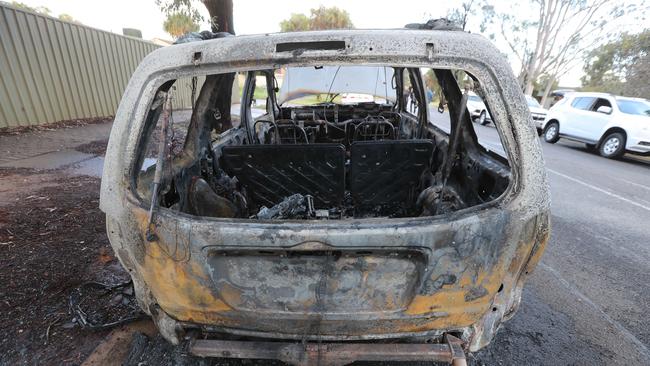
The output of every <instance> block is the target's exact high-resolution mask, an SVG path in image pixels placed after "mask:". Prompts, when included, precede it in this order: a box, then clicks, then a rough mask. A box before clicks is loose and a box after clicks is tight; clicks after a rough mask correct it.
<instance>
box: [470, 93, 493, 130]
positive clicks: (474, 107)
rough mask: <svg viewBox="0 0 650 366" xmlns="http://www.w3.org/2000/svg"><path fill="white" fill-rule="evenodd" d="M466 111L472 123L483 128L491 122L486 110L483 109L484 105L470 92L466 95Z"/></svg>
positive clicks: (481, 100) (479, 98)
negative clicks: (476, 123)
mask: <svg viewBox="0 0 650 366" xmlns="http://www.w3.org/2000/svg"><path fill="white" fill-rule="evenodd" d="M467 110H468V111H469V114H470V116H471V118H472V121H474V122H478V123H480V124H482V125H483V126H485V125H487V124H488V123H490V121H491V120H492V118H491V117H490V114H489V113H488V110H487V108H486V107H485V103H483V99H481V97H479V96H478V95H476V94H474V93H471V92H470V93H468V96H467Z"/></svg>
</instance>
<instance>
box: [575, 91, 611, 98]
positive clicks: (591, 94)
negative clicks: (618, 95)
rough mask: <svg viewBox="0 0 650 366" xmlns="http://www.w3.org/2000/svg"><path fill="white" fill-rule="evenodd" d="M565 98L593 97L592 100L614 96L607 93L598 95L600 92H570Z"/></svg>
mask: <svg viewBox="0 0 650 366" xmlns="http://www.w3.org/2000/svg"><path fill="white" fill-rule="evenodd" d="M566 96H567V97H570V98H576V97H594V98H608V97H609V98H613V97H615V95H613V94H609V93H600V92H571V93H567V94H566Z"/></svg>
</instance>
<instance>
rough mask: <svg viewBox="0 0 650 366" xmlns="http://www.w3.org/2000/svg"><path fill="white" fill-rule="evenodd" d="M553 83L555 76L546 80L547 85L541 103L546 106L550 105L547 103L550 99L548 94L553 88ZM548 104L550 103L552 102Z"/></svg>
mask: <svg viewBox="0 0 650 366" xmlns="http://www.w3.org/2000/svg"><path fill="white" fill-rule="evenodd" d="M553 84H555V76H550V77H549V78H548V81H547V82H546V87H545V88H544V94H543V95H542V102H541V103H540V104H541V105H542V107H544V108H548V107H549V106H548V105H546V104H547V101H548V95H549V94H550V93H551V88H553ZM548 104H549V105H550V104H551V103H548Z"/></svg>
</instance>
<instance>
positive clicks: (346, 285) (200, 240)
mask: <svg viewBox="0 0 650 366" xmlns="http://www.w3.org/2000/svg"><path fill="white" fill-rule="evenodd" d="M130 208H131V210H130V212H131V214H129V217H130V219H126V218H123V219H122V220H120V222H121V223H129V222H130V223H132V225H124V224H122V225H119V224H118V223H117V220H114V219H112V218H110V217H108V218H107V225H108V233H109V238H110V240H111V244H112V245H113V247H114V248H115V252H116V253H117V255H118V257H119V259H120V260H121V261H122V263H123V265H124V266H125V267H126V268H127V269H128V270H129V272H130V273H131V275H132V277H133V280H134V284H135V287H136V294H137V297H138V300H139V303H140V305H141V307H142V308H143V309H144V310H145V311H147V312H148V313H150V314H152V315H153V316H154V319H155V320H156V322H157V324H158V326H159V328H160V330H161V334H163V336H165V337H166V338H167V339H168V340H170V341H172V342H174V343H178V342H179V340H180V339H181V337H182V334H183V332H184V331H186V330H191V329H192V328H194V329H200V330H201V331H202V332H206V333H217V332H221V333H229V334H240V335H246V336H254V337H261V338H266V339H301V340H328V341H358V340H370V339H391V338H400V339H406V338H413V337H416V338H420V339H434V340H435V339H439V338H440V337H442V335H443V334H444V333H445V332H449V331H453V332H456V334H461V338H462V340H463V342H465V344H466V346H467V347H468V349H470V350H472V351H475V350H478V349H480V348H482V347H483V346H485V345H486V344H488V343H489V342H490V340H491V338H492V336H493V335H494V333H495V332H496V330H497V328H498V326H499V324H500V323H501V321H502V320H503V319H507V318H508V317H509V316H511V315H512V314H513V313H514V311H515V310H516V308H517V306H518V304H519V300H520V297H521V289H522V286H523V282H524V280H525V278H526V277H527V275H528V274H529V273H530V272H531V271H532V269H533V268H534V267H535V265H536V263H537V261H538V260H539V257H540V256H541V254H542V252H543V248H544V246H545V244H546V240H547V238H548V226H549V222H548V212H547V211H540V212H538V213H537V214H534V213H531V212H528V215H526V216H527V217H528V219H523V218H521V219H513V218H512V217H513V216H512V215H513V212H510V211H508V210H504V209H498V210H497V209H494V210H485V209H484V210H476V212H477V213H476V214H475V215H470V216H467V217H465V218H463V219H458V220H455V221H454V220H452V221H450V220H449V219H446V220H438V221H435V220H432V219H431V218H415V219H412V220H406V221H402V222H401V223H399V224H398V223H397V222H398V221H393V220H369V221H367V222H356V223H354V222H348V223H345V224H340V223H335V222H330V223H328V224H313V223H312V224H309V225H306V224H305V223H304V222H300V223H287V222H285V223H280V224H277V223H274V224H270V223H255V224H252V223H246V224H243V223H237V222H233V220H230V221H228V220H210V219H201V218H196V217H189V216H186V215H179V214H176V213H172V212H170V211H169V212H167V211H166V210H162V211H161V212H160V213H159V215H157V220H158V221H159V222H158V229H157V232H156V236H157V237H158V240H156V241H153V242H147V241H146V240H145V239H144V237H145V234H144V233H145V232H146V221H147V220H146V217H147V215H146V211H145V210H143V209H142V208H140V207H137V206H135V205H133V206H132V207H130ZM127 212H128V211H127ZM518 216H519V217H524V216H522V215H518ZM392 222H395V224H392ZM289 258H290V259H291V260H289ZM299 263H303V264H304V266H303V267H302V269H301V267H300V266H299V265H298V264H299ZM400 271H402V272H404V273H403V274H402V275H399V276H398V273H399V272H400ZM337 304H338V306H337Z"/></svg>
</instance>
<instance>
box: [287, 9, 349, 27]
mask: <svg viewBox="0 0 650 366" xmlns="http://www.w3.org/2000/svg"><path fill="white" fill-rule="evenodd" d="M310 14H311V15H310V16H309V17H307V15H305V14H296V13H294V14H291V16H290V17H289V19H286V20H283V21H282V22H280V30H281V31H282V32H293V31H306V30H323V29H350V28H354V25H353V24H352V20H351V19H350V14H348V12H347V11H345V10H343V9H339V8H337V7H336V6H332V7H330V8H326V7H324V6H320V7H318V8H314V9H311V10H310Z"/></svg>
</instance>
